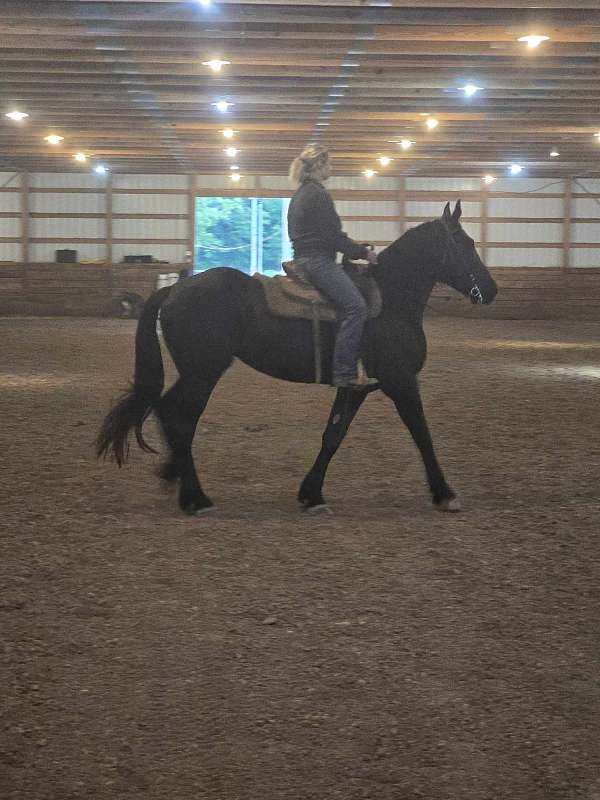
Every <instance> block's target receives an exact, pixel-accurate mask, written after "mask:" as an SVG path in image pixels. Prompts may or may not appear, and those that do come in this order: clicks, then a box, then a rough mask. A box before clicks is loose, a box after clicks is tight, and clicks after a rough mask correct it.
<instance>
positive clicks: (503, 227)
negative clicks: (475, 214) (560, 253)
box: [488, 220, 563, 244]
mask: <svg viewBox="0 0 600 800" xmlns="http://www.w3.org/2000/svg"><path fill="white" fill-rule="evenodd" d="M562 240H563V225H562V223H550V222H546V223H544V222H542V221H541V220H540V222H533V223H526V222H489V223H488V241H489V242H509V243H510V242H538V243H540V242H548V243H550V242H556V243H557V244H559V243H560V242H562Z"/></svg>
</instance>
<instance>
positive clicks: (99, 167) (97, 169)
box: [94, 164, 108, 175]
mask: <svg viewBox="0 0 600 800" xmlns="http://www.w3.org/2000/svg"><path fill="white" fill-rule="evenodd" d="M94 172H95V173H96V174H97V175H106V173H107V172H108V167H105V166H104V164H98V165H97V166H95V167H94Z"/></svg>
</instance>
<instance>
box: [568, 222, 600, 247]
mask: <svg viewBox="0 0 600 800" xmlns="http://www.w3.org/2000/svg"><path fill="white" fill-rule="evenodd" d="M571 241H572V242H575V243H578V242H582V243H586V242H590V243H592V242H600V220H598V222H576V223H573V224H572V225H571Z"/></svg>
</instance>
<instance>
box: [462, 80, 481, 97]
mask: <svg viewBox="0 0 600 800" xmlns="http://www.w3.org/2000/svg"><path fill="white" fill-rule="evenodd" d="M460 90H461V92H464V93H465V97H473V95H474V94H477V92H481V91H483V86H475V84H474V83H467V85H466V86H461V87H460Z"/></svg>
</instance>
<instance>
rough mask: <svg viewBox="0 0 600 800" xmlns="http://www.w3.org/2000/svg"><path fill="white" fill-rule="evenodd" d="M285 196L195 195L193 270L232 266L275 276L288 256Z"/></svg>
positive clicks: (250, 273)
mask: <svg viewBox="0 0 600 800" xmlns="http://www.w3.org/2000/svg"><path fill="white" fill-rule="evenodd" d="M289 202H290V201H289V198H282V197H197V198H196V215H195V240H194V241H195V245H194V271H195V272H202V271H203V270H206V269H212V268H213V267H234V268H235V269H239V270H241V271H242V272H246V273H248V274H249V275H253V274H254V273H255V272H260V273H263V274H265V275H275V274H278V273H280V272H281V262H282V261H286V260H287V259H289V258H291V252H292V251H291V243H290V241H289V239H288V235H287V209H288V205H289Z"/></svg>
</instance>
